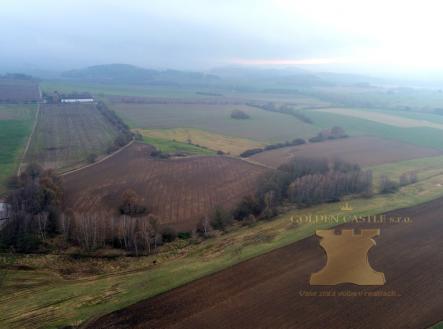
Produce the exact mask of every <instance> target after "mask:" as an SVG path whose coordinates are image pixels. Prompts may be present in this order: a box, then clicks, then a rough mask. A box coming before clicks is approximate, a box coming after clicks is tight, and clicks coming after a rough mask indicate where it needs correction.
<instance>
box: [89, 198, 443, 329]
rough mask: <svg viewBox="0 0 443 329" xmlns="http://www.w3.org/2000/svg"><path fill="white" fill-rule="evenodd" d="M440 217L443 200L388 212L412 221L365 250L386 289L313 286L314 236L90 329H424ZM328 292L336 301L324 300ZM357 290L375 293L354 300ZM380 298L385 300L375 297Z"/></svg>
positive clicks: (390, 227) (441, 285)
mask: <svg viewBox="0 0 443 329" xmlns="http://www.w3.org/2000/svg"><path fill="white" fill-rule="evenodd" d="M442 211H443V199H437V200H435V201H432V202H429V203H425V204H422V205H419V206H415V207H412V208H406V209H402V210H397V211H392V212H388V213H386V214H385V216H386V217H387V218H390V217H399V218H409V219H411V222H410V223H397V224H388V223H386V224H384V225H381V226H382V227H381V234H380V236H379V237H377V238H376V241H377V245H376V246H375V247H373V248H372V249H371V251H370V262H371V265H372V266H373V268H374V269H376V270H377V271H383V272H384V274H385V277H386V280H387V281H386V284H385V285H384V286H355V285H352V284H342V285H339V286H335V287H330V286H326V287H321V286H310V285H309V276H310V274H311V273H315V272H317V271H318V270H320V269H321V268H323V266H324V265H325V264H326V255H325V253H324V251H323V250H322V248H321V247H320V246H319V243H318V238H316V237H314V236H311V237H309V238H307V239H304V240H301V241H299V242H297V243H294V244H291V245H289V246H287V247H284V248H281V249H278V250H275V251H273V252H270V253H267V254H265V255H262V256H260V257H256V258H253V259H251V260H249V261H247V262H243V263H241V264H238V265H235V266H233V267H230V268H228V269H226V270H224V271H221V272H218V273H215V274H213V275H211V276H207V277H205V278H203V279H201V280H197V281H194V282H192V283H190V284H188V285H185V286H183V287H180V288H178V289H175V290H172V291H170V292H167V293H165V294H161V295H159V296H157V297H154V298H152V299H148V300H146V301H143V302H140V303H138V304H135V305H132V306H130V307H128V308H126V309H124V310H121V311H117V312H115V313H111V314H110V315H108V316H105V317H102V318H100V319H97V320H96V321H93V322H92V323H90V324H89V325H88V326H87V328H103V327H106V328H112V329H117V328H128V327H132V328H137V327H145V328H151V327H159V328H177V327H179V328H208V327H211V328H258V327H259V328H306V329H308V328H321V327H322V326H324V323H325V321H328V328H337V329H339V328H356V327H358V328H362V329H365V328H367V329H373V328H379V327H380V323H383V328H384V329H390V328H392V329H398V328H428V327H430V326H432V325H433V324H435V323H437V322H438V321H440V320H441V317H442V313H441V305H442V303H443V296H442V294H441V293H440V291H441V289H443V281H442V280H439V279H438V275H439V273H441V271H442V270H443V253H441V252H437V250H441V249H442V248H443V240H442V239H441V234H443V223H442V222H441V221H440V220H438V217H439V214H440V213H441V212H442ZM378 226H380V225H378ZM344 227H347V228H359V229H362V228H370V227H374V225H370V224H369V225H366V224H358V225H355V224H353V225H350V224H347V225H345V226H342V228H344ZM270 239H272V237H271V238H270ZM430 245H432V248H429V246H430ZM251 273H254V275H252V276H251ZM233 278H245V279H244V280H233ZM246 278H247V279H246ZM331 291H335V292H336V295H327V293H328V292H331ZM340 292H341V293H345V294H350V295H340ZM360 292H361V293H363V294H365V293H366V294H373V295H369V296H363V297H362V296H360V297H358V294H359V293H360ZM380 292H382V293H385V294H386V295H385V296H383V295H382V296H380V295H378V296H377V295H376V294H377V293H380ZM309 294H317V295H314V296H317V297H312V295H309ZM320 294H324V295H323V296H322V295H320ZM352 294H355V296H353V295H352ZM318 296H320V297H318ZM423 305H426V307H422V306H423ZM374 314H377V316H374ZM392 314H401V316H396V317H393V316H392Z"/></svg>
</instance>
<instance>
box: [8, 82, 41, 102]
mask: <svg viewBox="0 0 443 329" xmlns="http://www.w3.org/2000/svg"><path fill="white" fill-rule="evenodd" d="M38 100H40V91H39V89H38V84H37V83H36V82H34V81H26V80H3V79H0V103H1V102H3V103H22V102H24V103H26V102H36V101H38Z"/></svg>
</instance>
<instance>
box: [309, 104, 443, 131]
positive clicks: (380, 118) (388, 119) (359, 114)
mask: <svg viewBox="0 0 443 329" xmlns="http://www.w3.org/2000/svg"><path fill="white" fill-rule="evenodd" d="M317 111H319V112H327V113H333V114H340V115H346V116H351V117H355V118H360V119H365V120H369V121H374V122H378V123H383V124H387V125H391V126H395V127H403V128H411V127H428V128H435V129H440V130H441V129H443V124H442V123H435V122H432V121H427V120H423V119H421V120H419V119H412V118H405V117H401V116H398V115H392V114H386V113H381V112H378V111H377V112H375V111H364V110H359V109H350V108H328V109H321V110H317Z"/></svg>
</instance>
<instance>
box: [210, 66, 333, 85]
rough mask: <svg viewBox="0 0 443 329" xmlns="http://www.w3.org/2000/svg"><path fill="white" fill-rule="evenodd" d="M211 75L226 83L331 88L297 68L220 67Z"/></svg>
mask: <svg viewBox="0 0 443 329" xmlns="http://www.w3.org/2000/svg"><path fill="white" fill-rule="evenodd" d="M211 73H213V74H215V75H217V76H219V77H221V78H222V79H225V80H227V81H238V82H243V83H251V82H252V83H258V82H260V83H262V84H267V85H272V86H274V87H279V86H287V87H320V86H321V87H324V86H331V85H333V83H332V82H331V81H329V80H326V79H322V78H321V77H318V76H317V75H316V74H314V73H313V72H310V71H307V70H303V69H300V68H298V67H288V68H278V69H277V68H259V67H241V66H240V67H236V66H233V67H220V68H215V69H213V70H212V71H211Z"/></svg>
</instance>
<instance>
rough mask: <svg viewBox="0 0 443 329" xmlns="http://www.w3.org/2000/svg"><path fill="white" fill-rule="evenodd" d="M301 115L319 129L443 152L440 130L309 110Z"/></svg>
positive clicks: (442, 137)
mask: <svg viewBox="0 0 443 329" xmlns="http://www.w3.org/2000/svg"><path fill="white" fill-rule="evenodd" d="M303 113H306V114H307V115H308V116H309V117H310V118H311V119H312V120H313V122H314V123H315V126H317V127H319V128H323V129H327V128H330V127H331V126H340V127H342V128H344V129H345V131H346V132H347V133H348V134H349V135H351V136H377V137H380V138H383V139H390V140H396V141H399V142H404V143H407V144H414V145H417V146H420V147H425V148H434V149H438V150H443V134H442V132H441V130H440V129H434V128H428V127H408V128H405V127H396V126H392V125H388V124H385V123H379V122H374V121H370V120H365V119H360V118H355V117H351V116H346V115H340V114H333V113H326V112H319V111H311V110H306V111H303Z"/></svg>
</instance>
